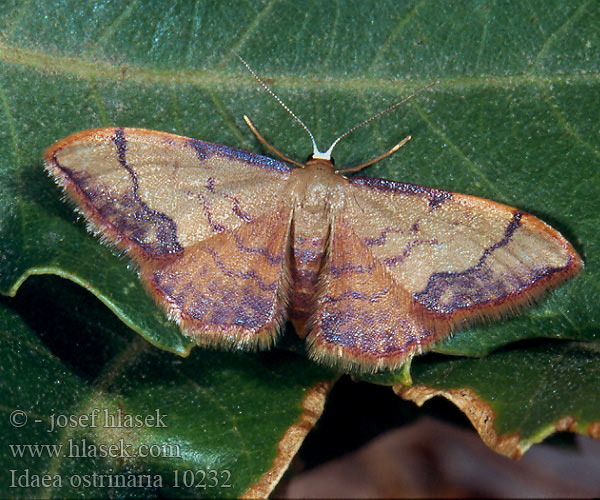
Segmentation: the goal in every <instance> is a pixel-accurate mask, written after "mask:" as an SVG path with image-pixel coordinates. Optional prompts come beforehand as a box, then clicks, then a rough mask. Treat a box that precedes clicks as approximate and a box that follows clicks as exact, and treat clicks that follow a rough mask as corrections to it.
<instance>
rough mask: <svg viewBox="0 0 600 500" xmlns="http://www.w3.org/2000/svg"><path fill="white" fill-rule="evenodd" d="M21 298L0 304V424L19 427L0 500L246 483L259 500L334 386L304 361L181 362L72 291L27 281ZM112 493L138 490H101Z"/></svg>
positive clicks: (228, 487)
mask: <svg viewBox="0 0 600 500" xmlns="http://www.w3.org/2000/svg"><path fill="white" fill-rule="evenodd" d="M63 285H64V284H63ZM24 288H25V289H24V290H23V292H22V293H21V294H19V298H18V300H16V301H15V300H13V301H10V305H7V300H3V301H2V303H0V328H1V330H2V332H3V335H2V337H0V340H1V341H0V350H1V353H0V355H1V357H2V358H1V359H2V360H3V362H2V363H1V364H0V391H1V394H2V405H1V408H2V409H1V413H2V418H3V420H4V422H11V423H13V421H12V420H9V419H12V418H17V420H16V423H13V425H8V424H6V425H5V429H4V432H3V433H2V437H1V438H0V445H1V446H2V450H3V453H2V455H1V456H0V464H1V465H2V476H1V480H0V491H2V492H3V493H2V497H6V496H8V495H13V494H15V493H17V494H18V495H19V496H22V497H28V498H29V497H37V496H39V495H40V493H41V492H43V490H44V489H43V488H41V487H36V486H35V482H34V481H35V479H34V476H36V475H44V474H48V475H49V476H50V477H51V478H52V482H54V481H55V480H58V481H60V482H61V486H62V487H60V488H56V489H55V490H54V491H52V493H51V494H50V496H52V497H59V498H60V497H62V498H65V497H68V498H72V497H75V496H80V495H83V496H87V497H106V496H107V495H108V492H110V491H113V492H116V494H118V495H119V496H122V497H124V496H129V495H134V496H139V497H142V498H148V497H154V496H156V495H158V494H160V495H163V496H165V495H166V496H169V497H174V496H176V497H179V496H182V495H183V496H189V495H190V494H200V495H202V496H208V497H210V498H216V497H226V498H231V497H237V496H239V495H240V494H242V493H244V492H245V491H247V490H249V489H250V488H252V487H254V488H256V487H257V486H256V485H257V483H258V485H259V487H262V488H263V489H262V490H261V491H262V492H263V495H266V494H268V493H269V492H270V489H272V487H273V486H275V484H276V482H277V479H278V478H279V477H280V475H281V474H282V473H283V471H285V469H286V468H287V465H288V464H289V461H290V460H291V458H293V456H294V454H295V451H296V449H297V447H298V446H299V445H300V443H301V442H302V439H303V438H304V435H305V434H306V432H308V431H309V430H310V428H311V427H312V425H313V424H314V421H315V419H316V418H317V417H318V415H319V414H320V411H321V407H322V404H323V402H324V396H325V390H326V386H327V384H326V383H325V384H324V381H327V380H328V379H331V377H332V375H331V373H329V372H328V371H326V370H323V369H321V368H319V367H317V366H316V365H314V364H311V363H309V362H308V361H307V360H306V359H305V358H304V357H302V356H299V355H295V354H291V353H289V352H285V351H271V352H269V353H264V354H254V355H249V354H241V353H240V354H234V353H224V352H211V351H207V350H202V349H195V350H194V352H193V353H192V354H191V355H190V356H189V358H187V359H181V358H179V357H177V356H174V355H173V354H171V353H168V352H165V351H161V350H158V349H156V348H153V347H151V346H150V345H149V344H148V343H147V342H145V341H144V340H142V339H141V338H140V337H139V336H138V335H136V334H134V333H132V332H131V331H130V330H129V329H128V328H127V327H125V326H124V325H123V324H122V323H121V322H120V321H118V320H117V319H116V318H114V317H112V318H111V315H108V318H107V311H106V309H105V308H104V307H103V306H102V305H101V304H100V303H99V302H98V301H96V300H94V299H93V298H92V297H91V296H90V295H89V294H84V295H82V294H81V293H80V291H79V290H78V287H75V286H73V285H71V286H61V283H60V280H58V279H56V278H55V279H48V278H46V279H39V278H38V279H32V280H31V284H28V285H26V286H25V287H24ZM40 292H41V293H43V294H44V295H46V296H48V297H51V299H50V302H51V307H49V306H48V300H44V299H43V298H41V296H40V295H39V293H40ZM32 307H33V308H35V309H36V311H37V315H36V316H35V317H33V318H29V324H27V323H25V322H24V321H23V319H22V316H23V313H24V312H25V311H27V310H28V309H29V308H32ZM307 398H308V399H307ZM307 403H308V405H307ZM314 403H317V404H316V406H315V405H314ZM311 404H313V406H312V407H311ZM15 412H16V413H15ZM25 418H27V421H26V422H25V420H24V419H25ZM129 419H134V420H131V421H130V420H129ZM129 422H131V423H129ZM19 423H21V424H24V425H22V426H19V425H18V424H19ZM22 445H36V446H38V447H37V453H39V456H35V453H36V451H35V450H33V451H32V449H31V448H27V446H25V447H23V446H22ZM46 445H47V446H46ZM286 446H287V447H289V449H290V450H291V454H290V452H289V451H287V453H286ZM49 447H52V448H51V449H50V448H49ZM58 447H61V449H60V450H58ZM111 447H114V448H111ZM136 453H140V454H142V453H143V454H146V455H147V456H144V457H140V456H135V454H136ZM32 454H34V456H31V455H32ZM53 454H55V455H58V456H53ZM94 454H97V455H98V456H93V455H94ZM11 470H12V471H13V472H11ZM269 470H271V471H272V476H273V478H272V479H271V480H270V481H265V479H264V478H263V477H262V476H263V475H264V474H265V472H266V471H269ZM197 471H201V472H197ZM202 471H203V472H202ZM209 471H216V472H209ZM94 473H96V475H97V476H102V477H96V478H94V476H93V474H94ZM27 477H28V478H29V479H26V478H27ZM119 477H121V478H125V479H119ZM56 478H59V479H56ZM132 478H133V479H132ZM119 480H124V481H125V483H126V484H130V483H129V481H135V484H137V485H142V486H148V487H131V488H122V487H121V488H119V487H112V488H111V487H110V485H111V481H112V484H114V483H116V482H117V481H119ZM261 480H262V483H264V484H261ZM19 481H21V482H19ZM191 484H192V485H193V486H190V485H191ZM10 485H13V487H12V489H11V486H10ZM14 485H17V486H21V487H18V488H16V489H15V487H14ZM264 488H266V489H264Z"/></svg>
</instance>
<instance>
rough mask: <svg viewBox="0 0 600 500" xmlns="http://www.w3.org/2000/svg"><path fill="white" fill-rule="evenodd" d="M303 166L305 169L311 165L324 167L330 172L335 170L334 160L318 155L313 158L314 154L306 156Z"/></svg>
mask: <svg viewBox="0 0 600 500" xmlns="http://www.w3.org/2000/svg"><path fill="white" fill-rule="evenodd" d="M304 165H305V166H307V167H310V166H312V165H322V166H325V167H329V168H330V169H331V170H335V160H334V159H333V157H331V156H329V157H325V156H320V155H317V156H315V154H314V153H311V154H309V155H308V157H307V158H306V161H305V162H304Z"/></svg>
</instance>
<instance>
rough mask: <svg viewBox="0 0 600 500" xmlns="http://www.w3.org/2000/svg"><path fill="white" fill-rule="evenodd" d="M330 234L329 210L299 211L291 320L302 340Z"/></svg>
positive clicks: (294, 239) (294, 232)
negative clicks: (317, 211) (315, 212)
mask: <svg viewBox="0 0 600 500" xmlns="http://www.w3.org/2000/svg"><path fill="white" fill-rule="evenodd" d="M324 208H325V207H324ZM328 234H329V221H328V217H327V210H326V209H325V210H324V211H323V214H318V215H317V216H315V214H314V213H309V212H306V211H296V214H295V217H294V221H293V226H292V238H291V252H290V253H291V255H290V277H291V290H290V299H289V306H288V317H289V319H290V320H291V321H292V323H293V324H294V327H295V328H296V331H297V332H298V335H300V336H301V337H304V336H305V335H306V334H307V332H306V321H307V320H308V318H309V317H310V316H311V314H312V313H313V312H314V307H315V297H316V295H317V285H318V281H319V274H320V272H321V267H322V263H323V258H324V255H325V248H326V244H327V237H328Z"/></svg>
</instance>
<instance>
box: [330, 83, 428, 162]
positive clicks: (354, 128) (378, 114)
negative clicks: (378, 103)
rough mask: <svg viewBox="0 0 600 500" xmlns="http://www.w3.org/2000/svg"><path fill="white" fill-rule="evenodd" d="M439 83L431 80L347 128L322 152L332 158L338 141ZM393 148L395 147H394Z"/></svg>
mask: <svg viewBox="0 0 600 500" xmlns="http://www.w3.org/2000/svg"><path fill="white" fill-rule="evenodd" d="M438 83H440V81H439V80H436V81H435V82H431V83H430V84H429V85H426V86H425V87H423V88H422V89H419V90H417V91H416V92H415V93H414V94H411V95H409V96H408V97H406V98H404V99H402V100H401V101H400V102H397V103H396V104H392V105H391V106H389V107H387V108H385V109H384V110H383V111H380V112H379V113H377V114H374V115H373V116H372V117H371V118H367V119H366V120H365V121H364V122H361V123H359V124H358V125H355V126H354V127H352V128H351V129H349V130H347V131H346V132H344V133H343V134H342V135H340V136H339V137H338V138H337V139H336V140H335V141H333V144H332V145H331V146H329V149H328V150H327V151H326V152H325V153H322V154H324V155H325V156H326V157H327V159H329V158H331V152H332V151H333V148H334V147H335V146H336V145H337V143H338V142H340V141H341V140H342V139H343V138H344V137H347V136H349V135H350V134H351V133H352V132H355V131H357V130H358V129H359V128H362V127H364V126H365V125H366V124H367V123H371V122H372V121H373V120H376V119H377V118H379V117H380V116H383V115H385V114H386V113H389V112H390V111H392V110H394V109H396V108H397V107H398V106H401V105H402V104H404V103H405V102H407V101H410V100H411V99H412V98H413V97H417V96H418V95H419V94H421V93H423V92H425V91H426V90H427V89H430V88H431V87H433V86H434V85H437V84H438ZM392 149H393V148H392Z"/></svg>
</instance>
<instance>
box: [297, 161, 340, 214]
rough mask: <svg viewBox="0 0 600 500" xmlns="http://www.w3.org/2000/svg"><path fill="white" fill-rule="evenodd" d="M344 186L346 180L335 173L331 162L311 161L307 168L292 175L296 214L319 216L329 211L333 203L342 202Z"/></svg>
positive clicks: (299, 169) (300, 169)
mask: <svg viewBox="0 0 600 500" xmlns="http://www.w3.org/2000/svg"><path fill="white" fill-rule="evenodd" d="M343 184H344V178H343V177H342V176H341V175H339V174H336V173H335V171H334V170H333V164H332V163H331V162H330V161H327V160H309V161H308V162H307V163H306V167H304V168H298V169H296V170H294V171H293V173H292V186H293V187H292V189H293V192H294V199H295V203H296V213H298V211H306V212H309V213H312V214H314V215H318V214H320V213H323V211H326V210H328V208H327V207H328V206H329V205H330V204H331V203H332V202H338V201H339V200H340V195H342V186H343Z"/></svg>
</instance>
